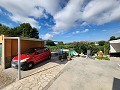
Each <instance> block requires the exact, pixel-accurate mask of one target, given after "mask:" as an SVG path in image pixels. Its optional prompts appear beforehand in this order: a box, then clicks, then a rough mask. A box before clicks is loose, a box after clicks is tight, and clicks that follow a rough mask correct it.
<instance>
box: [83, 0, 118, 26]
mask: <svg viewBox="0 0 120 90" xmlns="http://www.w3.org/2000/svg"><path fill="white" fill-rule="evenodd" d="M119 12H120V1H117V0H109V1H108V0H93V1H91V2H89V3H88V4H87V6H86V7H85V8H84V12H83V17H82V19H83V20H85V21H86V22H89V23H92V24H96V25H101V24H104V23H107V22H110V21H113V20H115V19H116V18H119V20H120V13H119Z"/></svg>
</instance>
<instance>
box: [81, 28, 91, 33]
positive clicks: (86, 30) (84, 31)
mask: <svg viewBox="0 0 120 90" xmlns="http://www.w3.org/2000/svg"><path fill="white" fill-rule="evenodd" d="M88 31H89V29H85V30H83V31H81V32H82V33H86V32H88Z"/></svg>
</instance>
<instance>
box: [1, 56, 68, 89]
mask: <svg viewBox="0 0 120 90" xmlns="http://www.w3.org/2000/svg"><path fill="white" fill-rule="evenodd" d="M66 63H67V62H66V61H64V62H60V61H59V60H58V57H52V59H51V60H47V61H44V62H42V63H39V64H37V65H36V66H35V67H34V68H33V69H31V70H28V71H21V74H22V78H23V79H22V80H20V81H16V78H17V69H14V68H9V69H6V70H5V71H2V70H1V69H0V70H1V71H0V88H3V87H6V86H7V85H9V84H10V83H12V84H11V85H9V86H7V87H6V88H4V90H23V89H24V90H26V89H32V88H33V86H34V88H36V89H33V90H37V89H38V88H39V89H42V88H43V87H44V86H45V85H46V84H47V83H48V82H49V81H50V80H51V79H52V78H54V77H55V75H56V74H57V73H59V72H60V71H61V69H62V68H64V65H65V64H66ZM13 82H15V83H13Z"/></svg>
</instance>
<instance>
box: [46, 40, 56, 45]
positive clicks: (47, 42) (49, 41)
mask: <svg viewBox="0 0 120 90" xmlns="http://www.w3.org/2000/svg"><path fill="white" fill-rule="evenodd" d="M46 45H47V46H56V45H55V43H54V42H53V41H52V40H47V41H46Z"/></svg>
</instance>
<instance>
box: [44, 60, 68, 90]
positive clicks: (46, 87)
mask: <svg viewBox="0 0 120 90" xmlns="http://www.w3.org/2000/svg"><path fill="white" fill-rule="evenodd" d="M69 63H70V61H68V62H67V63H66V64H65V66H64V67H63V68H62V69H61V71H60V72H58V74H57V75H56V76H55V77H54V78H53V79H52V80H50V82H49V83H48V84H47V85H46V86H45V87H44V88H43V89H42V90H47V89H48V88H49V87H50V86H51V85H52V84H53V82H54V81H55V80H56V79H57V78H58V77H59V76H60V75H61V74H62V73H63V72H64V69H65V67H66V66H67V65H68V64H69Z"/></svg>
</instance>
